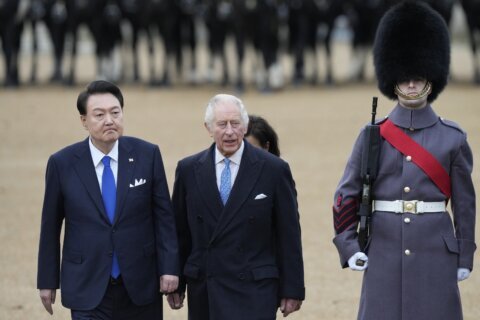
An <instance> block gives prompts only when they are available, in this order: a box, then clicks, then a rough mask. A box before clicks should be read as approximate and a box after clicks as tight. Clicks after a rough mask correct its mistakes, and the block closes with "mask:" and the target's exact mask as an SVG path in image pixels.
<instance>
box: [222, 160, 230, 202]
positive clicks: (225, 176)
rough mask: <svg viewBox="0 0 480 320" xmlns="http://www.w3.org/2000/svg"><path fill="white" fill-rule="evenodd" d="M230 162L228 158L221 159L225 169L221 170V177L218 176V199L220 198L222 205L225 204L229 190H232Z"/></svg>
mask: <svg viewBox="0 0 480 320" xmlns="http://www.w3.org/2000/svg"><path fill="white" fill-rule="evenodd" d="M230 161H231V160H230V159H228V158H225V159H223V162H224V163H225V168H223V170H222V175H221V176H220V197H221V198H222V202H223V204H225V203H227V200H228V196H229V195H230V190H231V189H232V182H231V181H232V177H231V174H230Z"/></svg>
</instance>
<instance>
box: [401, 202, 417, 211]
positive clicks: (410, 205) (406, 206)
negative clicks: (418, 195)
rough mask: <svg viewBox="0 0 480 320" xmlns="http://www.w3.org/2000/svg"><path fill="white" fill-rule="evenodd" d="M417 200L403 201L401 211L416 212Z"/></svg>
mask: <svg viewBox="0 0 480 320" xmlns="http://www.w3.org/2000/svg"><path fill="white" fill-rule="evenodd" d="M417 202H418V201H417V200H410V201H403V213H412V214H418V212H417Z"/></svg>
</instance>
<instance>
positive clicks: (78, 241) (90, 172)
mask: <svg viewBox="0 0 480 320" xmlns="http://www.w3.org/2000/svg"><path fill="white" fill-rule="evenodd" d="M118 157H119V159H118V160H119V163H118V176H117V203H116V213H115V220H114V223H113V225H112V224H111V223H110V221H109V219H108V216H107V214H106V212H105V209H104V206H103V201H102V195H101V191H100V187H99V183H98V179H97V176H96V173H95V168H94V165H93V161H92V156H91V153H90V149H89V144H88V139H86V140H84V141H83V142H79V143H76V144H73V145H71V146H69V147H66V148H64V149H63V150H60V151H59V152H57V153H55V154H54V155H52V156H51V157H50V159H49V161H48V166H47V172H46V188H45V199H44V205H43V212H42V226H41V234H40V249H39V257H38V288H39V289H56V288H59V285H61V294H62V303H63V305H64V306H65V307H67V308H70V309H74V310H91V309H94V308H95V307H96V306H97V305H98V304H99V303H100V302H101V300H102V298H103V296H104V294H105V291H106V288H107V285H108V282H109V279H110V270H111V265H112V252H113V250H114V249H115V252H116V254H117V256H118V261H119V265H120V270H121V274H122V279H123V283H124V286H125V288H126V290H127V292H128V295H129V296H130V298H131V300H132V301H133V302H134V303H135V304H136V305H146V304H149V303H152V302H153V301H154V300H155V299H156V298H158V292H159V277H160V275H163V274H170V275H177V274H178V246H177V237H176V233H175V221H174V216H173V212H172V209H171V203H170V196H169V192H168V186H167V182H166V178H165V172H164V167H163V162H162V158H161V155H160V150H159V149H158V147H157V146H156V145H153V144H150V143H148V142H145V141H143V140H140V139H136V138H131V137H121V138H120V139H119V146H118ZM140 179H145V183H144V184H140V185H138V186H135V180H140ZM137 184H138V183H137ZM64 220H65V231H64V232H65V235H64V240H63V248H62V258H61V259H60V231H61V227H62V222H63V221H64ZM60 264H61V266H60Z"/></svg>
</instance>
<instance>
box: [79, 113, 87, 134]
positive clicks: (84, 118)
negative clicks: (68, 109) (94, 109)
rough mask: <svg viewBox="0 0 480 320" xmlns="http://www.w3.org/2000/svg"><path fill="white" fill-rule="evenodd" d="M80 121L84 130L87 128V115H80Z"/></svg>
mask: <svg viewBox="0 0 480 320" xmlns="http://www.w3.org/2000/svg"><path fill="white" fill-rule="evenodd" d="M80 121H81V122H82V126H83V127H84V128H85V130H88V128H87V116H86V115H83V114H82V115H80Z"/></svg>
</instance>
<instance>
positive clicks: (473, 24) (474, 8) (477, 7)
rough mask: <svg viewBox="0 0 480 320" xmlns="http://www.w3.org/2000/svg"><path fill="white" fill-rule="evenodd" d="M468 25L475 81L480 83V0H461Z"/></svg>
mask: <svg viewBox="0 0 480 320" xmlns="http://www.w3.org/2000/svg"><path fill="white" fill-rule="evenodd" d="M460 2H461V4H462V7H463V10H464V11H465V16H466V18H467V25H468V37H469V40H470V48H471V50H472V57H473V81H474V82H475V83H476V84H477V85H480V52H479V51H477V49H478V47H479V46H480V1H478V0H460Z"/></svg>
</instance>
